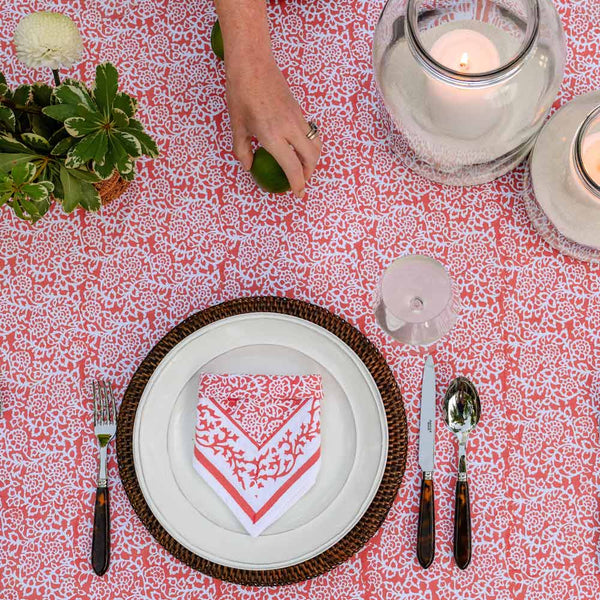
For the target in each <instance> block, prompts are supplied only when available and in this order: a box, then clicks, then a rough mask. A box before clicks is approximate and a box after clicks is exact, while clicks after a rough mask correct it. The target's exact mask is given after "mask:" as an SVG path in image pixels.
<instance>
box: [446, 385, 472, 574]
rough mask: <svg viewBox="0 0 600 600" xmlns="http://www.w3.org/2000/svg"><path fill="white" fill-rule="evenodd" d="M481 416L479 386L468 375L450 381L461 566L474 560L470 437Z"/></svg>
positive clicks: (449, 410)
mask: <svg viewBox="0 0 600 600" xmlns="http://www.w3.org/2000/svg"><path fill="white" fill-rule="evenodd" d="M480 416H481V402H480V400H479V394H478V393H477V389H476V388H475V386H474V385H473V384H472V383H471V382H470V381H469V380H468V379H467V378H466V377H457V378H456V379H454V380H453V381H452V383H450V387H449V388H448V391H447V392H446V396H445V397H444V420H445V421H446V425H447V426H448V428H449V429H450V431H452V432H454V433H455V434H456V437H457V438H458V480H457V482H456V506H455V509H454V560H455V561H456V564H457V565H458V567H459V568H461V569H466V568H467V567H468V566H469V563H470V562H471V508H470V504H469V484H468V482H467V438H468V436H469V433H471V431H473V429H475V426H476V425H477V423H478V422H479V417H480Z"/></svg>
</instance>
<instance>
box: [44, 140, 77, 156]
mask: <svg viewBox="0 0 600 600" xmlns="http://www.w3.org/2000/svg"><path fill="white" fill-rule="evenodd" d="M74 143H75V140H74V139H73V138H72V137H66V138H63V139H62V140H60V142H58V143H57V144H56V145H55V146H54V148H52V150H51V151H50V154H52V155H53V156H62V155H63V154H66V153H67V152H68V151H69V150H70V148H71V146H72V145H73V144H74Z"/></svg>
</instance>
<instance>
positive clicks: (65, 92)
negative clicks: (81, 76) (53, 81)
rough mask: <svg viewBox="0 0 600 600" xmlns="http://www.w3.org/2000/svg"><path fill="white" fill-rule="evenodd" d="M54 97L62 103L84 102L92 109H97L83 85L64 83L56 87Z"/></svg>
mask: <svg viewBox="0 0 600 600" xmlns="http://www.w3.org/2000/svg"><path fill="white" fill-rule="evenodd" d="M54 97H55V98H56V99H57V100H58V101H59V102H60V103H62V104H75V105H77V104H83V105H84V106H85V107H86V108H87V109H88V110H90V111H95V110H96V107H95V106H94V102H93V101H92V99H91V97H90V95H89V94H88V93H87V92H86V91H85V90H84V89H83V86H79V85H69V84H65V83H63V84H62V85H59V86H58V87H57V88H55V89H54Z"/></svg>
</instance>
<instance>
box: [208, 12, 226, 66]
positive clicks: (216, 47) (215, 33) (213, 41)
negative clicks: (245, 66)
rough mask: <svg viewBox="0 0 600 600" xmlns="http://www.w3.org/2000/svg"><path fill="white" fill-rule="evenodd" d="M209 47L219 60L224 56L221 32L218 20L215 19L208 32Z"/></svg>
mask: <svg viewBox="0 0 600 600" xmlns="http://www.w3.org/2000/svg"><path fill="white" fill-rule="evenodd" d="M210 47H211V48H212V49H213V52H214V53H215V54H216V55H217V56H218V57H219V58H220V59H221V60H223V59H224V58H225V50H224V49H223V34H222V33H221V24H220V23H219V21H215V24H214V25H213V28H212V31H211V32H210Z"/></svg>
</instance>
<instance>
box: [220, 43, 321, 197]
mask: <svg viewBox="0 0 600 600" xmlns="http://www.w3.org/2000/svg"><path fill="white" fill-rule="evenodd" d="M225 68H226V72H227V104H228V107H229V114H230V117H231V128H232V130H233V151H234V153H235V155H236V157H237V158H238V160H239V161H240V162H241V163H242V166H243V167H244V169H246V170H249V169H250V167H251V166H252V157H253V155H252V146H251V139H252V137H253V136H254V137H256V138H257V139H258V141H259V143H260V145H261V146H262V147H263V148H265V150H267V151H268V152H270V153H271V154H272V155H273V157H274V158H275V160H276V161H277V162H278V163H279V165H280V166H281V168H282V169H283V170H284V171H285V174H286V176H287V178H288V181H289V182H290V187H291V188H292V191H293V192H294V193H295V194H296V196H298V197H299V198H301V197H302V196H303V195H304V186H305V183H306V181H308V179H309V178H310V176H311V175H312V173H313V171H314V170H315V167H316V165H317V162H318V161H319V155H320V153H321V146H322V144H321V140H320V139H319V138H318V137H317V138H315V139H313V140H309V139H308V138H307V137H306V135H307V133H308V132H309V131H310V127H309V125H308V123H307V122H306V119H305V118H304V115H303V114H302V110H301V109H300V106H298V103H297V102H296V100H295V99H294V97H293V96H292V93H291V92H290V89H289V87H288V85H287V82H286V81H285V78H284V76H283V74H282V73H281V71H280V70H279V67H278V66H277V63H276V62H275V59H274V58H273V55H272V53H271V50H270V48H267V47H262V48H257V47H256V46H254V48H253V49H252V50H249V49H248V46H247V45H245V47H240V48H236V47H235V46H234V45H233V44H229V46H228V47H227V48H226V51H225Z"/></svg>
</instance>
